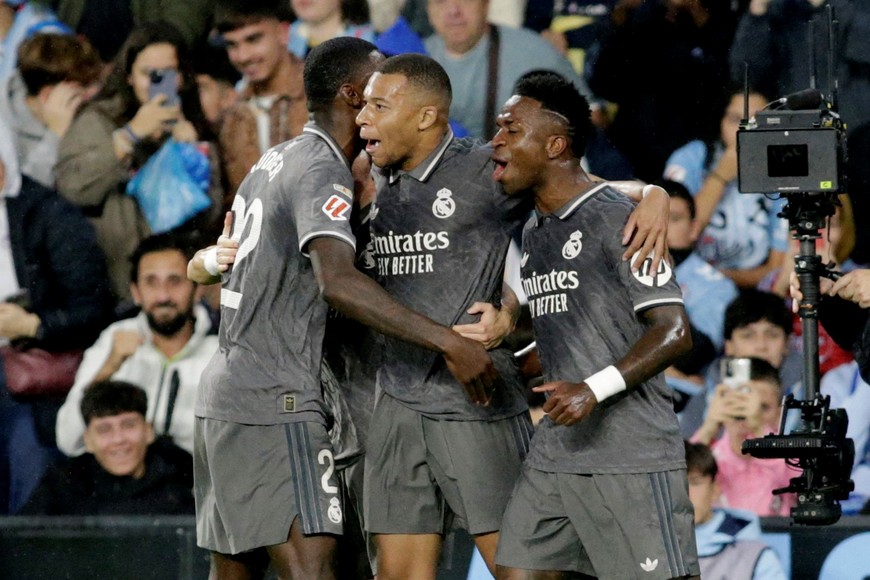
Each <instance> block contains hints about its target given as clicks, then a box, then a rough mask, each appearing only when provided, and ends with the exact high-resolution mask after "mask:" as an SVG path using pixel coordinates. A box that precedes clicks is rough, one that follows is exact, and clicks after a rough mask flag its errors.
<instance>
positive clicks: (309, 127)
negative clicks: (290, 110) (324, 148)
mask: <svg viewBox="0 0 870 580" xmlns="http://www.w3.org/2000/svg"><path fill="white" fill-rule="evenodd" d="M302 132H303V133H311V134H312V135H317V136H318V137H320V138H321V139H323V140H324V141H326V144H327V145H329V148H330V149H332V152H333V153H335V156H336V157H338V158H339V159H340V160H341V161H343V162H344V164H345V165H347V166H348V167H350V161H348V159H347V157H345V156H344V151H342V150H341V147H339V146H338V143H336V142H335V139H333V138H332V135H330V134H329V133H327V132H326V131H325V130H324V129H323V128H322V127H319V126H318V125H317V123H315V122H314V121H308V122H307V123H305V127H303V128H302Z"/></svg>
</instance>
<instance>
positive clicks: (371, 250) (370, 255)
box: [360, 240, 376, 270]
mask: <svg viewBox="0 0 870 580" xmlns="http://www.w3.org/2000/svg"><path fill="white" fill-rule="evenodd" d="M360 260H362V267H363V268H364V269H366V270H371V269H372V268H374V267H375V265H376V264H375V242H374V240H369V243H367V244H366V247H365V249H364V250H363V251H362V254H361V255H360Z"/></svg>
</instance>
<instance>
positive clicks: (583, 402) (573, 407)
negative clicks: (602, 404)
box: [532, 381, 598, 425]
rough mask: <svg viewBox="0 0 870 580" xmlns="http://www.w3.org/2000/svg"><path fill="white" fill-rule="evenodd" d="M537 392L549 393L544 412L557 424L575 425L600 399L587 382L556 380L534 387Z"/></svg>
mask: <svg viewBox="0 0 870 580" xmlns="http://www.w3.org/2000/svg"><path fill="white" fill-rule="evenodd" d="M532 390H533V391H534V392H536V393H549V395H550V396H549V397H547V402H545V403H544V407H543V409H544V413H546V414H547V416H549V417H550V419H551V420H552V421H553V423H556V424H557V425H574V424H575V423H579V422H580V421H582V420H583V419H585V418H586V416H587V415H589V413H591V412H592V409H594V408H595V405H597V404H598V399H596V398H595V393H593V392H592V389H590V388H589V385H587V384H586V383H569V382H567V381H555V382H552V383H545V384H543V385H541V386H539V387H534V388H533V389H532Z"/></svg>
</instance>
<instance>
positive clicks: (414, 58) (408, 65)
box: [378, 53, 453, 108]
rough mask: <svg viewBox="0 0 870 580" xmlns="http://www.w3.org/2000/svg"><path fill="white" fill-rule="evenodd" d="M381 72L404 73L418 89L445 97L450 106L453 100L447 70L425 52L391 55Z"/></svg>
mask: <svg viewBox="0 0 870 580" xmlns="http://www.w3.org/2000/svg"><path fill="white" fill-rule="evenodd" d="M378 71H379V72H380V73H381V74H385V75H402V76H404V77H405V78H406V79H408V83H409V84H411V85H412V86H414V87H415V88H417V89H420V90H423V91H425V92H427V93H429V94H432V95H436V96H438V97H439V98H441V99H443V101H444V105H445V107H447V108H450V103H451V101H452V100H453V86H452V85H451V84H450V77H449V76H447V71H445V70H444V67H443V66H441V64H439V63H438V61H436V60H435V59H433V58H431V57H428V56H426V55H425V54H416V53H407V54H399V55H396V56H391V57H390V58H388V59H387V60H385V61H384V62H383V63H382V64H381V66H380V67H379V68H378Z"/></svg>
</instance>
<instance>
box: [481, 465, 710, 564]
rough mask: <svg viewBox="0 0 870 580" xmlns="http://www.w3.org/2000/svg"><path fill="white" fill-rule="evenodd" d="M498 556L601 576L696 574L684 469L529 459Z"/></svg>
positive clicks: (513, 498) (504, 560)
mask: <svg viewBox="0 0 870 580" xmlns="http://www.w3.org/2000/svg"><path fill="white" fill-rule="evenodd" d="M496 563H497V564H498V565H499V566H505V567H510V568H519V569H523V570H551V571H570V572H580V573H582V574H588V575H590V576H596V577H599V578H620V579H623V578H625V579H628V578H642V579H644V580H653V579H656V578H678V577H682V576H688V575H694V574H699V573H700V569H699V567H698V558H697V553H696V548H695V528H694V517H693V511H692V504H691V502H690V501H689V489H688V481H687V478H686V470H685V469H677V470H673V471H663V472H656V473H636V474H634V473H633V474H603V475H598V474H596V475H576V474H571V473H548V472H544V471H539V470H537V469H534V468H530V467H528V466H525V467H524V468H523V472H522V475H521V476H520V479H519V481H518V482H517V485H516V488H515V489H514V492H513V495H512V496H511V500H510V503H509V504H508V507H507V511H506V512H505V516H504V521H503V523H502V529H501V536H500V538H499V545H498V551H497V552H496Z"/></svg>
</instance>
